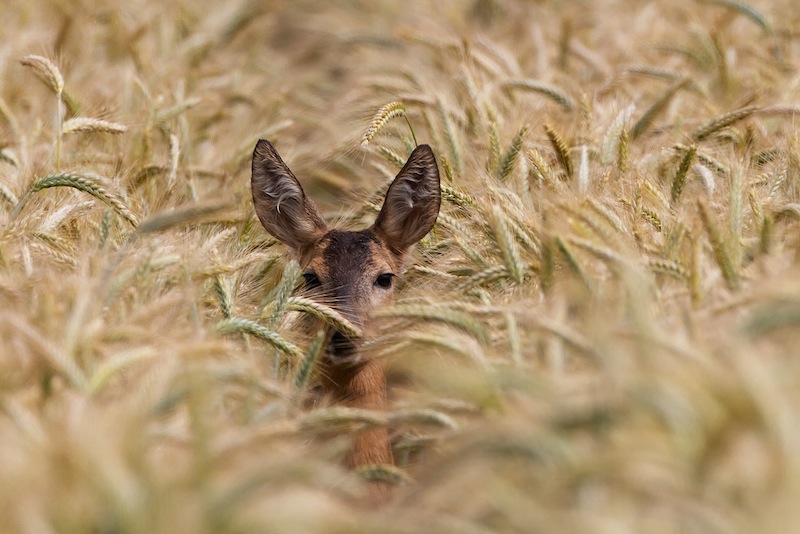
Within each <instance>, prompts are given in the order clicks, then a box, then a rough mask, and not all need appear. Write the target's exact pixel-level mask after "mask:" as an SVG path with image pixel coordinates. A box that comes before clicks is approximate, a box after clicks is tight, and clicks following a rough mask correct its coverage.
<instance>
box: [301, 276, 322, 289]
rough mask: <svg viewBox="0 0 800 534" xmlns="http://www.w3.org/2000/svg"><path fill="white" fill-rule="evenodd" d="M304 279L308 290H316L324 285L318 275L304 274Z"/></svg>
mask: <svg viewBox="0 0 800 534" xmlns="http://www.w3.org/2000/svg"><path fill="white" fill-rule="evenodd" d="M303 278H304V279H305V281H306V289H316V288H318V287H319V286H321V285H322V284H321V282H320V281H319V277H318V276H317V274H316V273H303Z"/></svg>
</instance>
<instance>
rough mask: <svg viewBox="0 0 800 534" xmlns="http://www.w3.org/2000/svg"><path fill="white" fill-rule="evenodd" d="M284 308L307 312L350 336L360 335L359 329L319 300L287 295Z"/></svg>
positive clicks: (356, 336)
mask: <svg viewBox="0 0 800 534" xmlns="http://www.w3.org/2000/svg"><path fill="white" fill-rule="evenodd" d="M286 308H287V309H288V310H292V311H300V312H303V313H307V314H309V315H311V316H312V317H315V318H317V319H319V320H320V321H323V322H325V323H326V324H329V325H331V326H332V327H333V328H335V329H336V330H338V331H339V332H341V333H342V334H344V335H346V336H347V337H351V338H358V337H361V336H362V332H361V329H360V328H359V327H358V326H356V325H354V324H353V323H352V322H350V321H348V320H347V319H346V318H345V317H344V316H343V315H342V314H341V313H339V312H338V311H336V310H335V309H333V308H331V307H330V306H326V305H324V304H320V303H319V302H317V301H315V300H312V299H310V298H306V297H299V296H294V297H289V299H288V300H287V302H286Z"/></svg>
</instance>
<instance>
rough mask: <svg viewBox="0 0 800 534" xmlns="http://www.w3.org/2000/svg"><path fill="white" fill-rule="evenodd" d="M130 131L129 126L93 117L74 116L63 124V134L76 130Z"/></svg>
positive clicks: (114, 132)
mask: <svg viewBox="0 0 800 534" xmlns="http://www.w3.org/2000/svg"><path fill="white" fill-rule="evenodd" d="M127 131H128V127H127V126H124V125H122V124H117V123H115V122H110V121H105V120H102V119H92V118H89V117H74V118H72V119H68V120H66V121H64V124H63V125H62V126H61V133H62V135H67V134H71V133H75V132H103V133H111V134H122V133H125V132H127Z"/></svg>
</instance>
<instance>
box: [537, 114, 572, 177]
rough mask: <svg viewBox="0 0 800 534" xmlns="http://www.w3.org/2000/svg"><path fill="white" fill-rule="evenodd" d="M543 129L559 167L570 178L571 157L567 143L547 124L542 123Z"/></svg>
mask: <svg viewBox="0 0 800 534" xmlns="http://www.w3.org/2000/svg"><path fill="white" fill-rule="evenodd" d="M544 131H545V132H546V133H547V139H548V140H550V145H551V146H552V147H553V150H554V151H555V153H556V158H557V159H558V163H559V164H560V165H561V168H562V169H564V172H565V173H566V174H567V177H568V178H572V158H571V157H570V155H569V149H568V148H567V144H566V143H565V142H564V140H563V139H562V138H561V136H560V135H559V134H558V132H556V131H555V129H553V127H552V126H550V125H549V124H545V125H544Z"/></svg>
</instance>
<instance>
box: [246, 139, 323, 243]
mask: <svg viewBox="0 0 800 534" xmlns="http://www.w3.org/2000/svg"><path fill="white" fill-rule="evenodd" d="M251 186H252V189H253V205H254V206H255V209H256V214H257V215H258V218H259V220H260V221H261V224H262V225H264V228H265V229H266V230H267V232H269V233H270V234H272V235H273V236H275V237H276V238H277V239H279V240H280V241H282V242H284V243H286V244H287V245H289V246H290V247H292V248H293V249H294V250H295V251H296V252H297V253H298V255H300V256H302V255H303V253H304V252H305V251H306V250H308V248H309V247H310V246H312V245H313V244H314V242H315V241H316V240H317V239H319V238H320V237H321V236H322V235H323V234H324V233H325V232H326V231H327V228H328V225H327V224H326V223H325V220H324V219H323V218H322V215H320V214H319V211H317V207H316V206H315V205H314V203H313V202H312V201H311V199H310V198H308V197H307V196H306V194H305V192H304V191H303V188H302V187H301V186H300V182H298V181H297V178H295V177H294V174H292V171H290V170H289V167H287V166H286V164H285V163H284V162H283V160H282V159H281V157H280V156H279V155H278V151H277V150H275V147H273V146H272V144H271V143H270V142H269V141H267V140H265V139H260V140H259V141H258V143H257V144H256V147H255V150H253V176H252V179H251Z"/></svg>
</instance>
